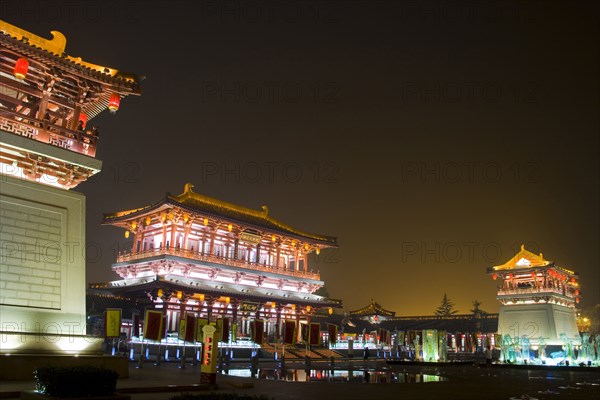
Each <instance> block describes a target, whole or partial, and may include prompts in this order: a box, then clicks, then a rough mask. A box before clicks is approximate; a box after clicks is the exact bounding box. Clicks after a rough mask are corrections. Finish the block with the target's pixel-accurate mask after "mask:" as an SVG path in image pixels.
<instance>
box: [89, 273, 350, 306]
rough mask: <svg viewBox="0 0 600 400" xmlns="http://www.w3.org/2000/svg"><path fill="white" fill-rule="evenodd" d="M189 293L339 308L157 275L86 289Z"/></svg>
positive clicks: (296, 296)
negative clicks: (180, 291) (161, 290)
mask: <svg viewBox="0 0 600 400" xmlns="http://www.w3.org/2000/svg"><path fill="white" fill-rule="evenodd" d="M159 288H162V289H169V290H175V291H177V290H182V291H185V292H190V291H193V292H195V293H202V294H205V295H207V296H216V297H220V296H231V297H232V298H237V299H240V300H244V301H252V302H259V303H260V302H273V301H275V302H277V303H282V304H287V303H293V304H298V305H310V306H314V307H335V308H340V307H341V301H339V300H333V299H328V298H326V297H322V296H318V295H315V294H311V293H300V292H298V293H290V292H285V291H281V290H277V289H270V288H249V287H247V286H244V285H237V284H229V283H223V282H218V284H217V285H215V284H214V282H203V281H200V280H194V279H192V278H187V279H184V278H182V277H181V276H179V275H164V276H163V275H161V276H156V277H153V278H148V277H145V278H133V279H126V280H120V281H114V282H106V283H94V284H90V289H94V290H97V291H102V292H106V293H111V295H112V296H113V297H129V298H141V297H145V296H144V293H150V292H152V291H153V290H156V289H159Z"/></svg>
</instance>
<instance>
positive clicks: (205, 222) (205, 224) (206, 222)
mask: <svg viewBox="0 0 600 400" xmlns="http://www.w3.org/2000/svg"><path fill="white" fill-rule="evenodd" d="M204 226H208V218H204Z"/></svg>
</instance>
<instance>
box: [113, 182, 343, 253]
mask: <svg viewBox="0 0 600 400" xmlns="http://www.w3.org/2000/svg"><path fill="white" fill-rule="evenodd" d="M192 188H193V185H191V184H189V183H188V184H186V185H185V189H184V192H183V193H182V194H180V195H177V196H174V195H171V194H168V193H167V195H166V196H165V197H164V198H163V199H162V200H161V201H159V202H158V203H156V204H154V205H151V206H147V207H142V208H138V209H135V210H131V211H130V212H128V211H123V212H118V213H113V214H104V220H103V224H111V223H112V222H116V221H124V220H128V219H129V218H136V217H139V216H140V215H143V214H145V213H147V212H149V211H152V210H155V209H157V208H159V207H160V206H162V205H164V204H168V205H172V206H176V207H180V208H182V209H184V210H188V211H190V212H198V213H200V214H203V215H207V216H212V217H216V218H221V219H225V220H228V221H231V222H237V223H240V224H245V225H248V226H249V227H253V228H256V229H259V230H262V229H267V230H269V231H272V232H277V233H283V234H286V235H290V236H296V237H299V238H302V239H304V240H312V241H316V242H320V243H324V244H327V245H329V246H334V247H337V238H336V237H333V236H325V235H317V234H313V233H309V232H305V231H301V230H299V229H296V228H293V227H291V226H289V225H287V224H284V223H283V222H281V221H279V220H277V219H275V218H273V217H271V216H270V215H269V212H268V208H267V206H263V207H262V210H261V211H259V210H254V209H251V208H248V207H244V206H239V205H236V204H232V203H229V202H226V201H222V200H218V199H214V198H212V197H208V196H205V195H202V194H199V193H194V192H193V191H192Z"/></svg>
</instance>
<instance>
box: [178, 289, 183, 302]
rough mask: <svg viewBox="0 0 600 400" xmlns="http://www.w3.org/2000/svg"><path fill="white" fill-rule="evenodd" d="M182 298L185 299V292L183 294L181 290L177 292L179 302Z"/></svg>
mask: <svg viewBox="0 0 600 400" xmlns="http://www.w3.org/2000/svg"><path fill="white" fill-rule="evenodd" d="M182 297H183V292H182V291H181V290H178V291H177V298H178V299H179V300H181V298H182Z"/></svg>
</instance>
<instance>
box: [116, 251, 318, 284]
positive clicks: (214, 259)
mask: <svg viewBox="0 0 600 400" xmlns="http://www.w3.org/2000/svg"><path fill="white" fill-rule="evenodd" d="M159 255H172V256H177V257H183V258H188V259H191V260H197V261H204V262H211V263H215V264H223V265H229V266H232V267H240V268H245V269H251V270H254V271H261V272H270V273H274V274H279V275H289V276H295V277H298V278H306V279H314V280H321V275H320V274H319V272H312V271H294V270H290V269H286V268H285V267H283V266H281V267H276V266H272V265H269V264H266V263H264V264H260V263H256V262H252V261H246V260H240V259H234V258H228V257H223V256H219V255H215V254H206V253H201V252H198V251H194V250H184V249H180V248H173V247H171V248H169V247H162V248H158V249H152V250H146V251H140V252H130V253H120V254H119V255H118V256H117V262H131V261H136V260H141V259H144V258H149V257H155V256H159Z"/></svg>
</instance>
